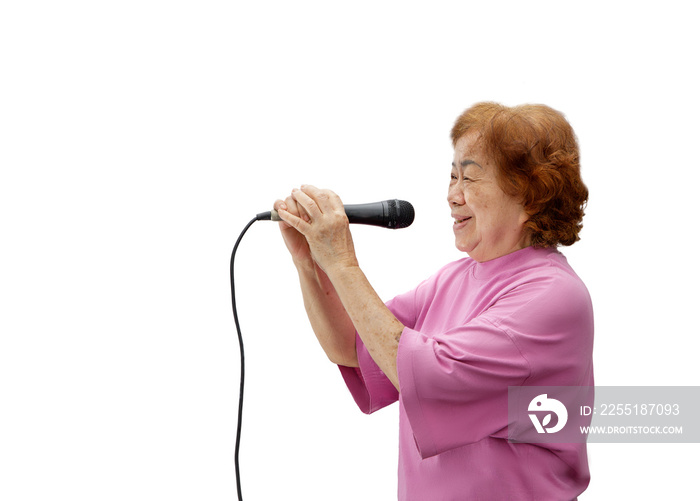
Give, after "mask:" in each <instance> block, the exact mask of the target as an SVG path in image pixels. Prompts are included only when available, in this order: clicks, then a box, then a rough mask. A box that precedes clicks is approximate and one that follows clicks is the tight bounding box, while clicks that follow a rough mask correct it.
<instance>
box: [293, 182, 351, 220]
mask: <svg viewBox="0 0 700 501" xmlns="http://www.w3.org/2000/svg"><path fill="white" fill-rule="evenodd" d="M301 191H302V192H304V193H306V194H307V195H309V197H311V198H312V199H313V200H314V201H315V202H316V205H318V207H319V209H320V210H321V212H323V213H324V214H325V213H327V212H333V211H337V210H338V209H341V208H342V207H343V202H341V200H340V197H339V196H338V195H336V194H335V193H333V192H332V191H331V190H322V189H319V188H317V187H315V186H313V185H310V184H304V185H302V186H301Z"/></svg>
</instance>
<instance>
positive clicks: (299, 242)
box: [273, 196, 313, 265]
mask: <svg viewBox="0 0 700 501" xmlns="http://www.w3.org/2000/svg"><path fill="white" fill-rule="evenodd" d="M273 208H274V209H275V210H276V211H277V213H280V212H283V211H285V212H286V213H288V214H292V215H294V216H296V217H299V218H302V219H303V220H305V221H308V220H309V216H308V215H307V214H306V212H304V211H303V209H301V208H300V207H299V206H298V205H297V203H296V200H294V198H293V197H292V196H288V197H287V198H286V199H285V200H284V201H282V200H277V201H276V202H275V203H274V205H273ZM279 227H280V231H281V232H282V238H283V239H284V243H285V245H286V246H287V250H289V253H290V254H291V255H292V259H293V260H294V263H295V264H296V265H300V264H301V265H313V259H312V257H311V251H310V250H309V244H308V243H307V242H306V237H305V236H304V235H302V234H301V233H299V232H298V231H297V230H296V229H294V228H293V227H292V226H290V225H289V224H287V223H285V222H284V221H281V222H280V224H279Z"/></svg>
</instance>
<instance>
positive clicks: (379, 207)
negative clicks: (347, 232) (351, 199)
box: [344, 201, 389, 226]
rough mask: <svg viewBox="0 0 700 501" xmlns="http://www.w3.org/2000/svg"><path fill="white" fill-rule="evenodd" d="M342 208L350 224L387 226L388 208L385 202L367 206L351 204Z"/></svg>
mask: <svg viewBox="0 0 700 501" xmlns="http://www.w3.org/2000/svg"><path fill="white" fill-rule="evenodd" d="M344 208H345V214H346V215H347V216H348V221H350V224H370V225H373V226H387V221H388V220H389V207H388V204H387V202H386V201H383V202H373V203H368V204H351V205H345V206H344Z"/></svg>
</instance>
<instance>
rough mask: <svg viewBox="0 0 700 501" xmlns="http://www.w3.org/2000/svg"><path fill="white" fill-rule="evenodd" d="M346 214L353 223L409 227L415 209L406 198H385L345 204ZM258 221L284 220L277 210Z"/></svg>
mask: <svg viewBox="0 0 700 501" xmlns="http://www.w3.org/2000/svg"><path fill="white" fill-rule="evenodd" d="M343 208H344V209H345V214H346V215H347V216H348V220H349V221H350V223H352V224H369V225H372V226H381V227H382V228H391V229H394V230H398V229H399V228H407V227H409V226H411V223H413V218H414V217H415V211H414V210H413V206H412V205H411V204H410V203H409V202H407V201H405V200H384V201H382V202H372V203H368V204H355V205H344V206H343ZM256 219H257V220H258V221H282V218H280V216H279V214H277V211H276V210H271V211H268V212H261V213H260V214H258V215H257V216H256Z"/></svg>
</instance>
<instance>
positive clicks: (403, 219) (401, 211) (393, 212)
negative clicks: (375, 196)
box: [387, 200, 416, 230]
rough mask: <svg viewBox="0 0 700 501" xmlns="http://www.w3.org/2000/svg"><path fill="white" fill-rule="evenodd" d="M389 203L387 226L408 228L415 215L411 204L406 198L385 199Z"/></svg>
mask: <svg viewBox="0 0 700 501" xmlns="http://www.w3.org/2000/svg"><path fill="white" fill-rule="evenodd" d="M387 203H388V205H389V228H393V229H396V230H398V229H400V228H408V227H409V226H411V224H412V223H413V219H414V218H415V216H416V213H415V211H414V210H413V205H411V203H410V202H407V201H406V200H387Z"/></svg>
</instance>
